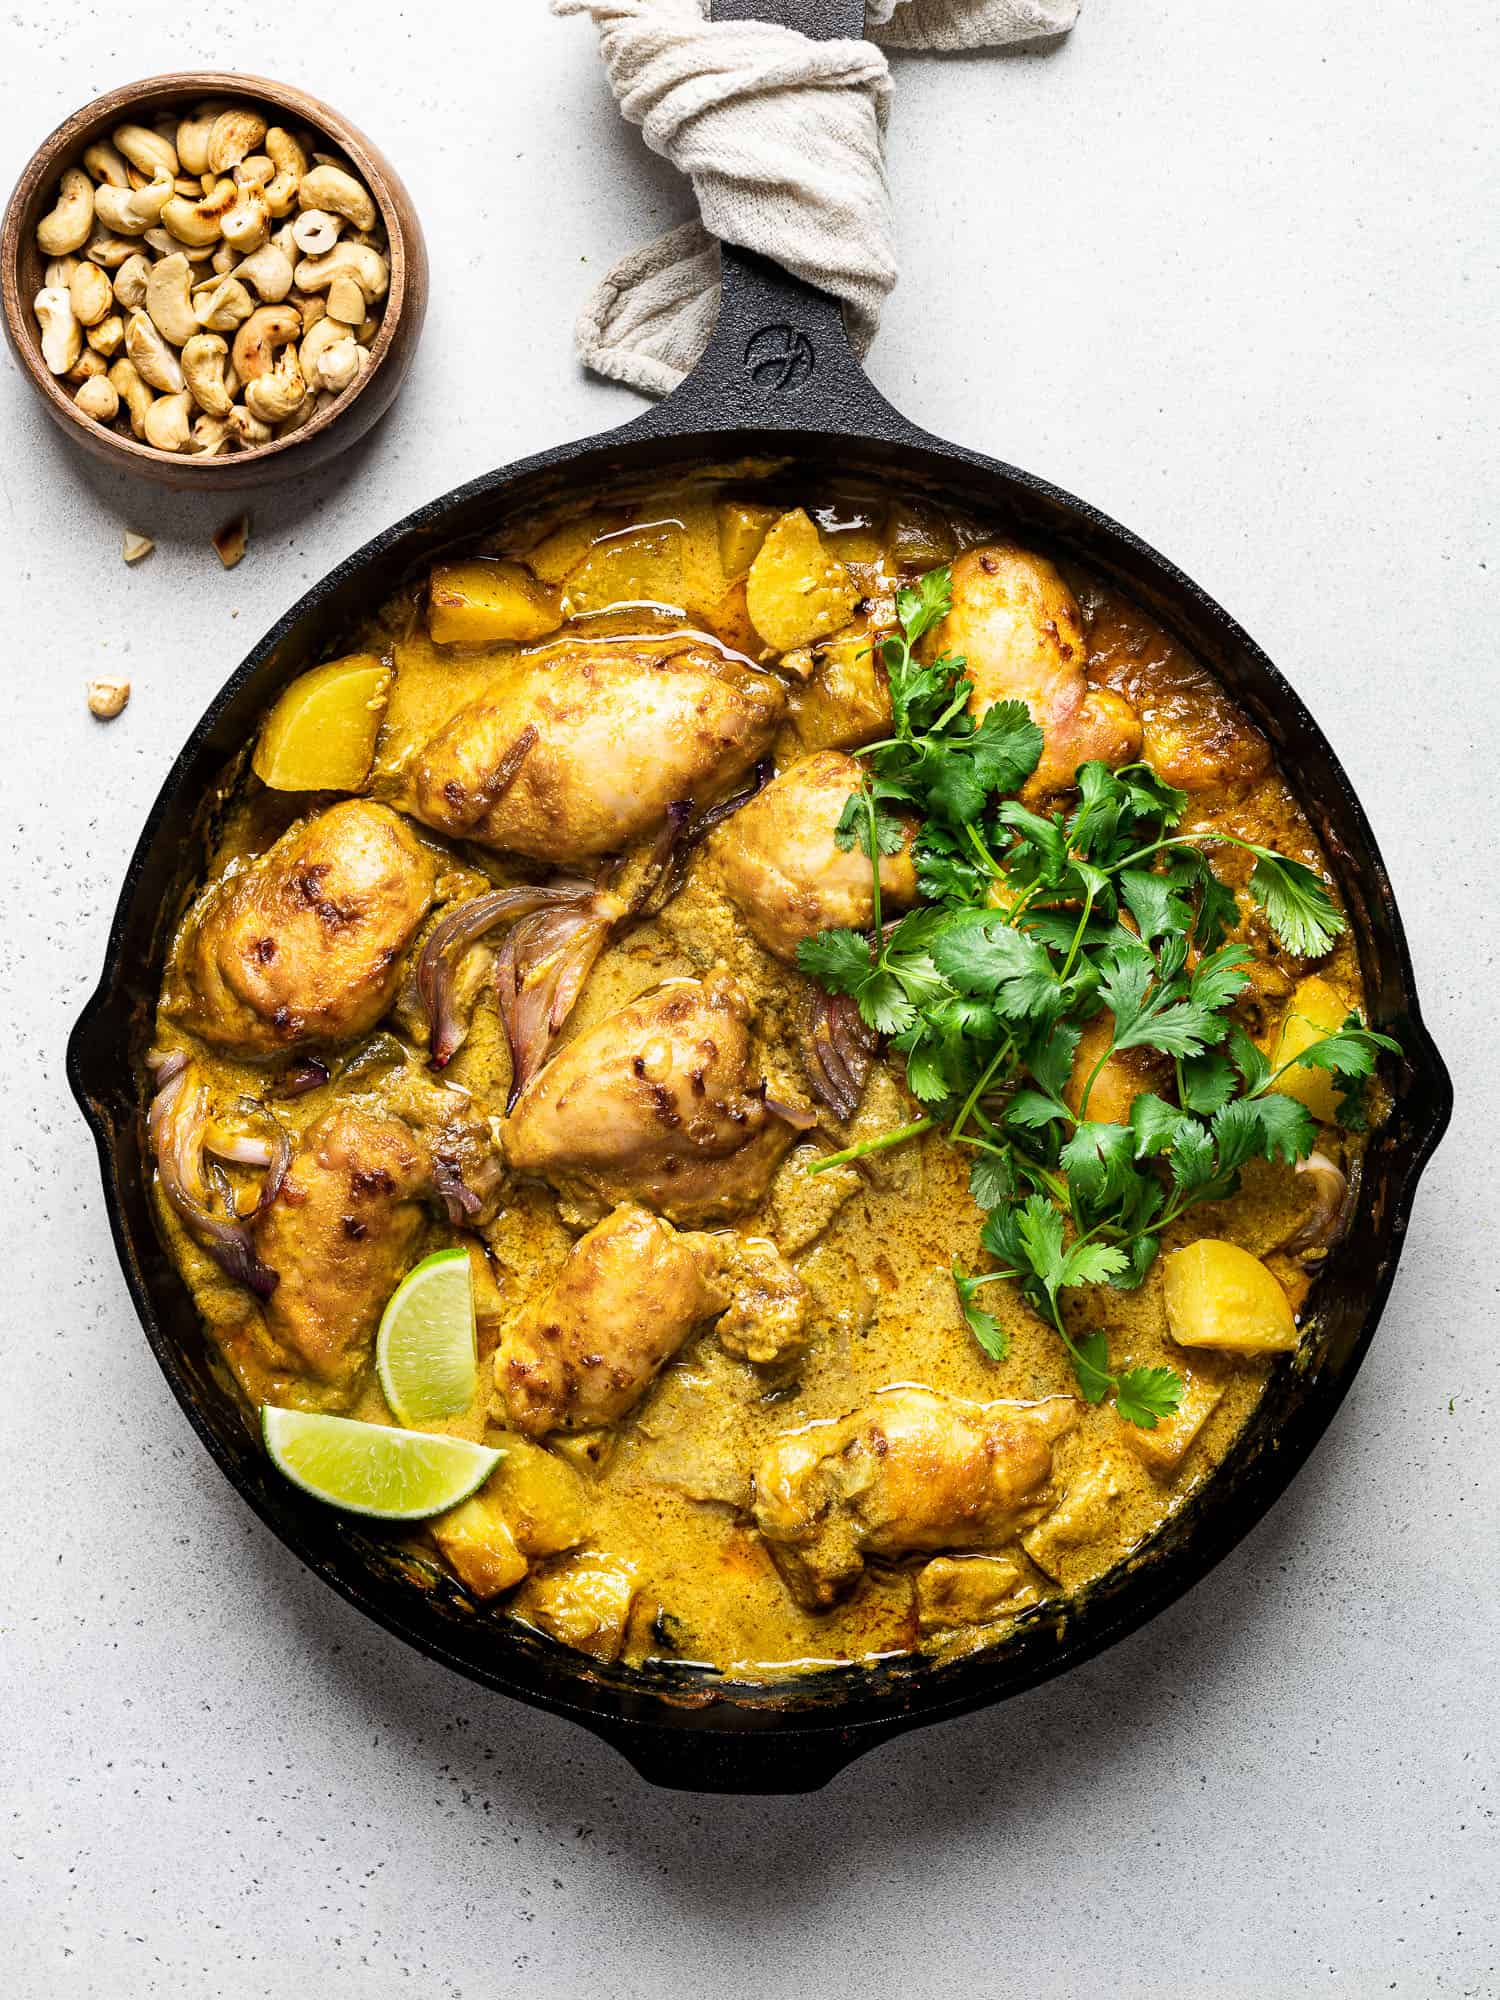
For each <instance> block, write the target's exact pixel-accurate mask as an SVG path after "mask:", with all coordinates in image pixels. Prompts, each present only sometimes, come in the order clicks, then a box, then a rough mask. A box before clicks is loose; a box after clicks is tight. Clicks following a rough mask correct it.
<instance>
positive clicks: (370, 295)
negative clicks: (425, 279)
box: [292, 243, 391, 303]
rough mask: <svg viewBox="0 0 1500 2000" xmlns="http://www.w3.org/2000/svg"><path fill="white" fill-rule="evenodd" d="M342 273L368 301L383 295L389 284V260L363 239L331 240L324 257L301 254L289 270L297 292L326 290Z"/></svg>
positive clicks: (381, 297) (380, 297)
mask: <svg viewBox="0 0 1500 2000" xmlns="http://www.w3.org/2000/svg"><path fill="white" fill-rule="evenodd" d="M345 275H347V276H349V277H351V278H352V279H353V280H354V282H355V284H357V285H358V286H359V289H360V290H361V291H362V292H363V293H364V295H365V298H366V299H367V300H368V301H370V302H372V303H373V301H374V300H376V299H383V298H384V297H385V295H386V292H387V290H388V289H389V287H390V282H391V269H390V266H389V264H387V263H386V261H385V259H384V257H382V256H381V254H380V252H379V251H378V250H372V249H370V247H369V246H368V244H364V243H335V244H334V246H333V248H332V249H331V250H330V251H329V252H328V255H327V256H326V257H304V258H303V260H302V262H301V263H300V264H299V265H298V266H297V268H296V270H295V271H294V272H293V274H292V276H293V280H294V282H295V284H296V287H297V289H298V291H299V292H326V291H327V289H328V287H329V286H330V285H331V284H332V283H333V281H334V279H335V278H338V277H342V276H345Z"/></svg>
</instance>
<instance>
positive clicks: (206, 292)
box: [193, 278, 255, 333]
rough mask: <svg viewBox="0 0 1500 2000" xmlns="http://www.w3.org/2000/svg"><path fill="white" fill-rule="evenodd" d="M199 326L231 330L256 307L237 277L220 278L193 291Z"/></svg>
mask: <svg viewBox="0 0 1500 2000" xmlns="http://www.w3.org/2000/svg"><path fill="white" fill-rule="evenodd" d="M193 309H194V311H195V313H196V314H197V318H198V324H199V326H203V327H207V328H208V330H209V331H210V332H211V333H230V332H232V331H233V329H234V328H235V327H237V326H242V325H243V324H244V323H245V321H246V320H247V319H249V317H250V315H251V313H253V312H254V311H255V301H254V300H253V299H252V298H251V296H250V294H249V293H248V292H247V291H246V290H245V287H244V286H243V285H242V284H241V283H240V281H239V279H238V278H219V279H217V280H216V281H213V282H212V283H211V284H210V285H201V286H200V287H199V288H198V290H197V291H196V292H195V293H194V294H193Z"/></svg>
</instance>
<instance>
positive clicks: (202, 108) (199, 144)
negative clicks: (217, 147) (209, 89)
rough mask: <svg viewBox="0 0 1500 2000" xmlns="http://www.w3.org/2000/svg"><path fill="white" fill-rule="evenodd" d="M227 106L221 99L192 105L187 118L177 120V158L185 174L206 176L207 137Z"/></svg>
mask: <svg viewBox="0 0 1500 2000" xmlns="http://www.w3.org/2000/svg"><path fill="white" fill-rule="evenodd" d="M228 109H229V107H228V105H227V104H226V103H225V102H224V100H223V98H221V97H220V98H212V99H209V100H208V101H206V102H205V103H203V104H196V105H194V107H193V109H192V112H191V113H190V114H189V116H188V117H186V118H183V119H181V120H179V122H178V126H177V158H178V160H179V161H180V162H181V165H182V171H183V172H184V173H185V174H206V173H207V172H208V135H209V133H210V132H212V130H213V128H214V120H215V119H216V118H217V117H218V115H219V113H220V112H221V111H227V110H228Z"/></svg>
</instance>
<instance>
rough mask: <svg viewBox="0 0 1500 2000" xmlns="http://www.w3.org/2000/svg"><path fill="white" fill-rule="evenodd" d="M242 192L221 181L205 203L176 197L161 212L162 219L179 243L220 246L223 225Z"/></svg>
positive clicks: (227, 182)
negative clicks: (215, 244)
mask: <svg viewBox="0 0 1500 2000" xmlns="http://www.w3.org/2000/svg"><path fill="white" fill-rule="evenodd" d="M238 194H239V189H238V188H237V187H236V186H235V184H234V182H233V181H219V182H217V183H216V184H215V185H214V187H213V189H212V191H211V192H210V193H208V194H206V195H204V197H203V199H202V201H184V200H183V198H182V196H181V195H180V194H178V195H173V197H172V199H171V200H170V201H169V202H168V203H167V205H166V207H165V208H164V209H163V210H162V212H161V219H162V221H163V222H164V223H165V224H166V226H167V228H168V229H170V230H171V232H172V234H173V235H174V236H175V237H176V238H177V240H178V242H179V243H200V244H204V245H207V244H211V243H217V242H218V240H219V238H220V236H221V235H222V234H223V230H222V228H221V224H222V223H223V220H224V217H225V216H226V215H227V214H228V213H229V211H230V209H231V208H233V207H234V204H235V199H236V197H237V196H238Z"/></svg>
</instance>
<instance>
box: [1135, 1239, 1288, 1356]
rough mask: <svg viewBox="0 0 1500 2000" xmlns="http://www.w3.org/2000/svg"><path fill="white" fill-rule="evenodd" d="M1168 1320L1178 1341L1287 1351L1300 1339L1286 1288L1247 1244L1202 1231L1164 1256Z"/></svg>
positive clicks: (1237, 1350)
mask: <svg viewBox="0 0 1500 2000" xmlns="http://www.w3.org/2000/svg"><path fill="white" fill-rule="evenodd" d="M1161 1268H1162V1278H1163V1281H1164V1284H1165V1288H1166V1303H1167V1324H1168V1326H1169V1327H1170V1329H1171V1333H1172V1338H1173V1339H1174V1340H1175V1341H1176V1342H1177V1344H1178V1346H1179V1347H1214V1348H1218V1349H1220V1350H1221V1351H1222V1352H1223V1353H1225V1354H1284V1353H1286V1352H1287V1351H1288V1350H1289V1349H1291V1348H1293V1347H1295V1346H1296V1345H1297V1339H1298V1334H1297V1322H1296V1320H1295V1319H1293V1317H1292V1308H1291V1305H1290V1303H1289V1301H1288V1299H1287V1295H1286V1293H1285V1292H1284V1291H1283V1290H1282V1289H1281V1287H1280V1285H1278V1284H1277V1282H1276V1280H1275V1278H1274V1277H1273V1276H1272V1275H1271V1273H1270V1272H1269V1271H1268V1270H1267V1269H1266V1267H1265V1265H1264V1264H1262V1263H1261V1261H1260V1259H1259V1258H1258V1257H1252V1256H1251V1255H1250V1252H1249V1251H1248V1250H1242V1249H1241V1248H1240V1246H1239V1245H1238V1244H1237V1243H1225V1242H1223V1241H1221V1240H1220V1239H1219V1238H1218V1237H1214V1236H1203V1237H1200V1238H1199V1240H1198V1241H1197V1242H1196V1243H1189V1244H1188V1245H1187V1247H1186V1248H1185V1249H1182V1250H1170V1251H1168V1253H1167V1255H1166V1256H1165V1257H1163V1258H1162V1260H1161Z"/></svg>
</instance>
